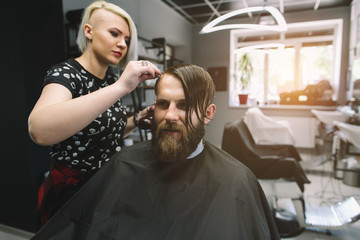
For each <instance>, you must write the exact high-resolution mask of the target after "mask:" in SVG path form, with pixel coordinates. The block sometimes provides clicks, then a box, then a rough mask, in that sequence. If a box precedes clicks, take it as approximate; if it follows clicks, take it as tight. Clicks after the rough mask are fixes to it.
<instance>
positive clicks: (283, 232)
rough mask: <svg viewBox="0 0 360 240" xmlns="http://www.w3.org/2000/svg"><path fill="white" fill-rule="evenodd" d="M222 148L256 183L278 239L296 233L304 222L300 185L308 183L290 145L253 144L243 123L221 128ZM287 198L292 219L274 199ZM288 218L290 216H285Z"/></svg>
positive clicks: (299, 231)
mask: <svg viewBox="0 0 360 240" xmlns="http://www.w3.org/2000/svg"><path fill="white" fill-rule="evenodd" d="M222 149H223V150H225V151H226V152H228V153H229V154H230V155H232V156H233V157H235V158H236V159H238V160H239V161H241V162H242V163H243V164H245V165H246V166H247V167H248V168H249V169H250V170H251V171H252V172H253V173H254V175H255V176H256V177H257V178H258V179H259V182H260V184H261V186H262V188H263V190H264V193H265V195H266V197H267V199H268V202H269V204H270V207H271V208H272V209H273V212H274V216H275V220H276V223H277V225H278V229H279V232H280V236H281V237H292V236H296V235H298V234H300V233H301V232H302V231H303V229H304V228H303V227H301V226H300V224H299V222H303V221H305V220H304V198H303V191H304V184H305V183H310V181H309V180H308V178H307V177H306V174H305V172H304V170H303V169H302V167H301V165H300V163H299V162H300V161H301V157H300V155H299V153H298V151H297V150H296V148H295V147H294V146H293V145H288V144H265V145H260V144H256V143H255V141H254V139H253V137H252V135H251V133H250V131H249V129H248V127H247V125H246V124H245V122H244V120H243V119H241V120H238V121H235V122H231V123H227V124H226V125H225V129H224V134H223V139H222ZM281 198H289V199H291V200H292V203H293V205H294V207H295V210H296V217H295V219H294V216H290V215H289V214H285V215H286V216H285V215H284V212H283V211H281V212H280V209H278V206H277V203H278V199H281ZM289 216H290V217H289Z"/></svg>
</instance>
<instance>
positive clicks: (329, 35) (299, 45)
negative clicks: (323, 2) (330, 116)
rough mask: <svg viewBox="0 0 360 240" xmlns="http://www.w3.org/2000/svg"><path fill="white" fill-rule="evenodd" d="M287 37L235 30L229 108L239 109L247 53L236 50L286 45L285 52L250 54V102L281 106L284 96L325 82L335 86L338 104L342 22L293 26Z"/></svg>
mask: <svg viewBox="0 0 360 240" xmlns="http://www.w3.org/2000/svg"><path fill="white" fill-rule="evenodd" d="M288 26H289V30H288V31H287V32H286V33H274V32H260V34H259V32H258V31H257V32H256V31H254V30H232V31H231V36H230V37H231V44H230V66H231V67H230V80H229V98H230V99H229V104H230V106H239V100H238V96H237V95H238V93H239V90H238V89H239V86H238V85H239V83H238V81H237V80H236V78H238V76H239V75H241V73H240V71H239V70H237V69H236V66H237V62H238V61H239V59H240V58H241V56H242V55H243V54H244V52H236V51H235V50H236V49H239V48H243V47H248V46H255V45H264V44H274V43H282V44H284V47H283V48H279V49H277V48H274V47H272V48H269V49H266V48H265V47H262V48H261V49H255V50H248V51H246V54H248V56H249V57H250V59H251V62H252V66H253V73H252V75H251V80H250V84H249V85H248V87H247V89H248V93H249V98H253V99H256V100H257V101H258V102H259V103H260V104H265V103H266V104H271V103H279V101H280V93H282V92H291V91H296V90H304V89H305V88H306V86H307V85H309V84H316V83H318V82H319V81H321V80H327V81H329V83H330V85H331V86H332V88H333V90H334V93H333V100H336V95H337V90H338V87H339V82H340V59H341V56H340V52H341V33H342V20H339V19H336V20H326V21H316V22H305V23H296V24H289V25H288Z"/></svg>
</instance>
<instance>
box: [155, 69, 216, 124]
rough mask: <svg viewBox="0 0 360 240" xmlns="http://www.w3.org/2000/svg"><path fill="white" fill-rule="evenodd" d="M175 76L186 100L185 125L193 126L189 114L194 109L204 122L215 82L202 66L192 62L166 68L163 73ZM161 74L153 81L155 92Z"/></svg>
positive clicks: (156, 91) (213, 93)
mask: <svg viewBox="0 0 360 240" xmlns="http://www.w3.org/2000/svg"><path fill="white" fill-rule="evenodd" d="M165 74H169V75H172V76H173V77H175V78H177V79H178V80H179V81H180V82H181V85H182V87H183V90H184V95H185V102H186V126H190V127H191V128H193V127H194V125H193V123H192V121H191V114H189V113H192V112H193V111H195V113H196V116H197V118H198V120H199V121H200V122H201V123H202V124H204V119H205V118H206V109H207V107H208V106H209V105H210V104H211V103H213V101H214V97H215V84H214V81H213V79H212V78H211V76H210V74H209V73H208V72H207V71H206V70H205V69H204V68H202V67H199V66H196V65H193V64H181V65H175V66H172V67H169V68H167V69H166V70H165V71H164V75H165ZM164 75H162V76H161V77H160V78H159V79H158V80H157V81H156V83H155V94H156V95H157V94H158V84H159V82H160V81H161V79H162V78H163V76H164Z"/></svg>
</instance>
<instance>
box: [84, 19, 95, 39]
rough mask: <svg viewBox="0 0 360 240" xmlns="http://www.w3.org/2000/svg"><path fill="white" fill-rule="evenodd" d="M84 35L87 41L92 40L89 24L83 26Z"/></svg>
mask: <svg viewBox="0 0 360 240" xmlns="http://www.w3.org/2000/svg"><path fill="white" fill-rule="evenodd" d="M84 34H85V37H86V38H87V39H89V40H91V39H92V34H93V28H92V26H91V25H90V24H88V23H87V24H85V25H84Z"/></svg>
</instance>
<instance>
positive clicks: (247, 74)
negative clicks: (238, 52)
mask: <svg viewBox="0 0 360 240" xmlns="http://www.w3.org/2000/svg"><path fill="white" fill-rule="evenodd" d="M237 68H238V70H239V73H240V77H239V81H240V85H241V90H242V91H243V90H246V88H247V86H248V85H249V83H250V80H251V75H252V73H253V71H254V68H253V66H252V62H251V58H250V56H249V55H248V54H247V53H244V54H243V55H242V56H241V57H240V58H239V60H238V62H237Z"/></svg>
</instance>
